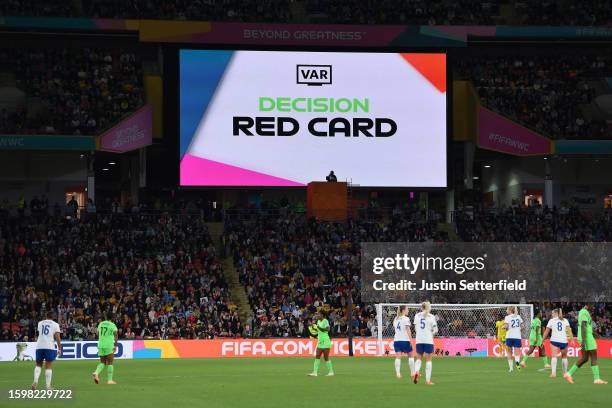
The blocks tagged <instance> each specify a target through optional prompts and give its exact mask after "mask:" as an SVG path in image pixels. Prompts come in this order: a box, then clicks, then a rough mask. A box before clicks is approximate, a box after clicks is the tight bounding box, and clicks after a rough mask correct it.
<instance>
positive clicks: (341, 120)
mask: <svg viewBox="0 0 612 408" xmlns="http://www.w3.org/2000/svg"><path fill="white" fill-rule="evenodd" d="M179 64H180V79H179V81H180V154H181V161H180V184H181V185H182V186H305V185H306V184H308V183H309V182H311V181H317V180H323V179H324V178H325V176H326V175H327V174H328V173H329V172H330V170H333V171H334V172H335V174H336V175H337V177H338V180H339V181H345V180H346V181H350V182H352V183H353V184H355V185H359V186H368V187H446V182H447V172H446V150H447V146H446V103H447V101H446V55H445V54H443V53H355V52H293V51H291V52H290V51H228V50H181V51H179Z"/></svg>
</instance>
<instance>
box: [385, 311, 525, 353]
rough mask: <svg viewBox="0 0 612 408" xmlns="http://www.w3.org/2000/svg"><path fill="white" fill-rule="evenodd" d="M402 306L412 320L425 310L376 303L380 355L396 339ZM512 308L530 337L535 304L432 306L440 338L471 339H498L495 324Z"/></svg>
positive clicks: (523, 330) (523, 331) (523, 332)
mask: <svg viewBox="0 0 612 408" xmlns="http://www.w3.org/2000/svg"><path fill="white" fill-rule="evenodd" d="M399 306H407V307H408V310H409V317H410V319H411V320H412V319H413V318H414V315H415V314H416V313H417V312H419V311H420V310H421V305H420V304H419V303H378V304H376V320H377V338H378V354H379V355H384V354H385V350H384V344H383V341H384V340H385V339H390V338H393V336H394V332H395V330H394V328H393V319H394V318H395V316H396V313H397V312H396V310H397V308H398V307H399ZM509 306H513V307H514V306H516V307H517V309H518V311H519V314H520V315H521V317H522V318H523V320H524V323H525V324H524V325H523V329H522V334H523V337H526V336H527V334H528V332H529V329H530V326H531V320H532V319H533V305H531V304H516V303H502V304H477V303H474V304H452V303H440V304H432V305H431V313H432V314H433V315H434V316H436V319H438V329H439V334H438V335H439V336H440V337H448V338H453V337H457V338H460V337H467V338H492V337H494V336H495V322H496V321H497V320H499V319H500V317H501V316H503V315H505V311H506V309H507V308H508V307H509Z"/></svg>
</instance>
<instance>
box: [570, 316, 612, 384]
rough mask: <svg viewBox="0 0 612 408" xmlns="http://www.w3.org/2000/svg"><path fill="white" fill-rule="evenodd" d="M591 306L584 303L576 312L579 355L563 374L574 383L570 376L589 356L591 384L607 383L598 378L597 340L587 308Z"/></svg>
mask: <svg viewBox="0 0 612 408" xmlns="http://www.w3.org/2000/svg"><path fill="white" fill-rule="evenodd" d="M590 308H591V306H589V305H584V307H583V308H582V309H581V310H580V313H578V342H579V343H580V357H579V358H578V361H576V364H574V365H573V366H572V368H570V369H569V371H568V372H567V373H565V374H564V375H563V378H565V380H566V381H567V382H568V383H570V384H573V383H574V378H573V377H572V376H573V375H574V373H575V372H576V371H578V369H579V368H580V367H582V366H583V365H584V364H585V363H586V362H587V361H589V357H590V358H591V371H593V384H607V383H608V382H607V381H604V380H602V379H601V378H599V366H598V365H597V342H596V341H595V336H593V320H592V319H591V313H589V309H590Z"/></svg>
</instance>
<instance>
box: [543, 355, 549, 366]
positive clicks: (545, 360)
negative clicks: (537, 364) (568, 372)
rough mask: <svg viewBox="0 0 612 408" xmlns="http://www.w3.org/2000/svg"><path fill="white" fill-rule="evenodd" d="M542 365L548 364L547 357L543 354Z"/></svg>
mask: <svg viewBox="0 0 612 408" xmlns="http://www.w3.org/2000/svg"><path fill="white" fill-rule="evenodd" d="M544 365H548V357H546V356H544Z"/></svg>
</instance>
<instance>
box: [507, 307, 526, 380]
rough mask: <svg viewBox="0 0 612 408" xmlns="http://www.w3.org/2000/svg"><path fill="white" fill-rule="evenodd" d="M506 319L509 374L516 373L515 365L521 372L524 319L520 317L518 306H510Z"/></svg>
mask: <svg viewBox="0 0 612 408" xmlns="http://www.w3.org/2000/svg"><path fill="white" fill-rule="evenodd" d="M506 313H507V315H506V317H505V318H504V327H505V328H506V346H508V367H509V370H508V372H512V371H514V365H516V368H517V369H518V370H520V367H521V366H520V365H519V363H520V361H521V327H522V326H523V318H522V317H521V316H519V315H518V312H517V308H516V306H508V308H507V309H506ZM512 356H514V364H512Z"/></svg>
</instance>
